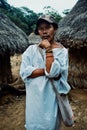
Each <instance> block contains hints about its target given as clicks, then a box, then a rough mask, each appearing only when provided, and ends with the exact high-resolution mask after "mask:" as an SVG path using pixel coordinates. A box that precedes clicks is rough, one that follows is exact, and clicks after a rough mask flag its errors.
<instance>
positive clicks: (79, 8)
mask: <svg viewBox="0 0 87 130" xmlns="http://www.w3.org/2000/svg"><path fill="white" fill-rule="evenodd" d="M56 39H57V40H58V39H60V40H61V41H62V42H63V44H65V46H68V47H70V48H72V47H73V48H81V47H87V0H78V2H77V3H76V5H75V6H74V7H73V8H72V10H71V11H70V13H69V14H68V15H67V16H66V17H64V18H63V19H62V20H61V21H60V22H59V28H58V31H57V34H56Z"/></svg>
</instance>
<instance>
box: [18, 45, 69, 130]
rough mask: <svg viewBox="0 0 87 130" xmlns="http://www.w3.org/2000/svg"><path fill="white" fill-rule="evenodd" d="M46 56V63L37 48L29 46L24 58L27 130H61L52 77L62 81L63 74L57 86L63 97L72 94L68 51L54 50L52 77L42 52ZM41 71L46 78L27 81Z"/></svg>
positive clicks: (22, 72)
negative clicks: (70, 91) (68, 77)
mask: <svg viewBox="0 0 87 130" xmlns="http://www.w3.org/2000/svg"><path fill="white" fill-rule="evenodd" d="M42 52H43V55H44V61H43V58H42V56H41V54H40V52H39V49H38V46H37V45H31V46H29V47H28V48H27V50H26V51H25V52H24V53H23V55H22V63H21V67H20V75H21V77H22V79H23V81H24V83H25V86H26V129H27V130H60V118H59V114H58V102H57V100H56V96H55V93H54V91H53V89H52V85H51V83H50V80H49V77H58V75H59V74H60V73H61V78H60V79H59V80H57V81H54V84H55V86H56V87H57V90H58V92H59V93H65V94H66V93H68V92H69V90H70V86H69V85H68V83H67V76H68V51H67V49H66V48H55V49H53V55H54V62H53V63H52V66H51V70H50V73H47V72H46V69H45V63H46V60H45V57H46V54H45V49H42ZM38 68H44V69H45V74H46V76H40V77H37V78H27V77H28V76H30V75H31V73H32V72H33V71H34V70H35V69H38ZM56 124H57V126H56Z"/></svg>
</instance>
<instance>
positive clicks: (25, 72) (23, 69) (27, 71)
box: [20, 54, 36, 82]
mask: <svg viewBox="0 0 87 130" xmlns="http://www.w3.org/2000/svg"><path fill="white" fill-rule="evenodd" d="M34 70H36V67H33V66H32V63H31V58H30V54H23V55H22V62H21V66H20V76H21V78H22V80H23V81H24V82H26V81H27V77H28V76H30V75H31V74H32V72H33V71H34Z"/></svg>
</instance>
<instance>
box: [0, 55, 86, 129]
mask: <svg viewBox="0 0 87 130" xmlns="http://www.w3.org/2000/svg"><path fill="white" fill-rule="evenodd" d="M20 62H21V56H17V55H16V56H14V57H12V58H11V63H12V72H13V78H14V80H15V79H16V78H18V79H19V80H18V82H16V83H14V84H13V86H14V87H17V88H20V87H21V88H22V87H23V83H22V82H21V80H20V78H19V68H20ZM25 97H26V95H22V96H14V95H11V94H8V95H6V96H4V97H2V98H1V99H0V130H25V128H24V124H25ZM69 99H70V103H71V106H72V109H73V111H74V115H75V125H74V126H73V127H69V128H68V127H65V126H64V125H63V124H62V129H61V130H87V89H83V90H82V89H77V88H76V89H73V90H71V92H70V94H69Z"/></svg>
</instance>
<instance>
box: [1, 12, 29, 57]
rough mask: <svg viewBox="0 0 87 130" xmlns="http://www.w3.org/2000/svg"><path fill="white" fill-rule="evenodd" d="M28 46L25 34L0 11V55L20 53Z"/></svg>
mask: <svg viewBox="0 0 87 130" xmlns="http://www.w3.org/2000/svg"><path fill="white" fill-rule="evenodd" d="M28 46H29V41H28V37H27V35H26V34H25V33H24V32H23V31H22V30H21V29H19V28H18V27H17V26H16V25H15V24H14V23H13V22H11V21H10V20H9V18H8V17H7V16H5V15H4V14H2V13H0V55H4V54H5V53H7V52H9V53H10V55H14V54H15V53H22V52H23V51H24V50H25V49H26V48H27V47H28Z"/></svg>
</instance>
